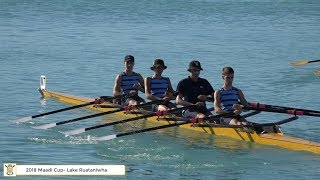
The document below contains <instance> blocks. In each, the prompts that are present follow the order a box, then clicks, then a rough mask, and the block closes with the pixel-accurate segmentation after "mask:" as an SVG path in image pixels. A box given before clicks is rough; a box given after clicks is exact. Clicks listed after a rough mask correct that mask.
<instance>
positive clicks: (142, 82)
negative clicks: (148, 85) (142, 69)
mask: <svg viewBox="0 0 320 180" xmlns="http://www.w3.org/2000/svg"><path fill="white" fill-rule="evenodd" d="M138 76H139V83H140V86H139V87H138V88H136V89H137V90H139V91H141V92H143V93H144V92H145V89H144V81H143V77H142V76H141V74H139V75H138Z"/></svg>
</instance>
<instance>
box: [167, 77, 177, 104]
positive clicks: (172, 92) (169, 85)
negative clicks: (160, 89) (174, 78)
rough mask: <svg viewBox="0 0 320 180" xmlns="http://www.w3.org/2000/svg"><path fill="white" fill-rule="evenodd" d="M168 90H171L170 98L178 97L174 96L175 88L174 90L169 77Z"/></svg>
mask: <svg viewBox="0 0 320 180" xmlns="http://www.w3.org/2000/svg"><path fill="white" fill-rule="evenodd" d="M168 91H169V93H170V94H169V98H170V100H174V99H176V97H175V96H174V90H173V88H172V84H171V81H170V79H169V78H168Z"/></svg>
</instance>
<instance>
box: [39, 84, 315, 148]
mask: <svg viewBox="0 0 320 180" xmlns="http://www.w3.org/2000/svg"><path fill="white" fill-rule="evenodd" d="M41 93H42V95H43V96H44V97H53V98H57V99H59V100H60V101H63V102H66V103H71V104H75V105H77V104H83V103H86V102H90V101H93V100H94V99H91V98H86V97H79V96H74V95H70V94H65V93H58V92H53V91H46V90H42V91H41ZM88 108H90V109H94V110H98V111H109V110H111V108H96V107H93V106H88ZM117 115H119V116H124V115H123V112H119V113H117ZM127 116H129V117H130V116H132V117H133V116H135V115H125V118H129V117H127ZM147 120H148V124H149V123H152V124H155V125H159V124H168V123H173V122H174V121H158V120H157V117H151V118H148V119H147ZM179 128H181V129H185V130H188V131H190V132H191V133H192V132H194V131H197V132H205V133H208V134H214V135H219V136H227V137H231V138H234V139H238V140H243V141H249V142H255V143H259V144H264V145H273V146H278V147H282V148H286V149H291V150H302V151H309V152H313V153H317V154H320V143H316V142H311V141H307V140H303V139H299V138H294V137H290V136H285V135H283V134H281V133H267V134H257V133H256V132H255V131H253V130H250V129H243V128H223V127H193V126H191V125H190V124H186V125H182V126H179Z"/></svg>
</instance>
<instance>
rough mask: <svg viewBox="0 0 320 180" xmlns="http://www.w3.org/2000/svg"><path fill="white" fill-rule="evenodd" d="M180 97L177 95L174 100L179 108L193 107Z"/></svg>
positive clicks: (180, 95)
mask: <svg viewBox="0 0 320 180" xmlns="http://www.w3.org/2000/svg"><path fill="white" fill-rule="evenodd" d="M182 97H183V96H182V94H181V93H179V94H178V96H177V98H176V103H177V104H178V105H181V106H190V105H194V104H192V103H189V102H188V101H185V100H183V99H182Z"/></svg>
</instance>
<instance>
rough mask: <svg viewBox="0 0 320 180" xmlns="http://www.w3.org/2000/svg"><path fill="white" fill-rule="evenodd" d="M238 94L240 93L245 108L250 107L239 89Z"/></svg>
mask: <svg viewBox="0 0 320 180" xmlns="http://www.w3.org/2000/svg"><path fill="white" fill-rule="evenodd" d="M238 93H239V100H240V103H241V104H242V105H243V106H245V107H249V103H248V101H247V100H246V98H245V96H244V94H243V92H242V91H241V90H240V89H238Z"/></svg>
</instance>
